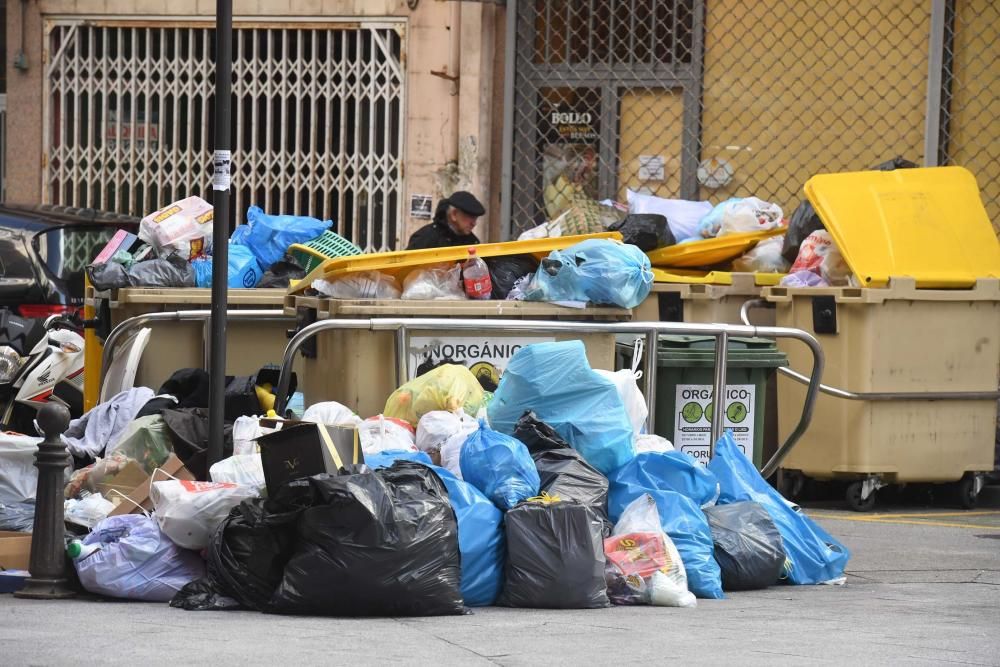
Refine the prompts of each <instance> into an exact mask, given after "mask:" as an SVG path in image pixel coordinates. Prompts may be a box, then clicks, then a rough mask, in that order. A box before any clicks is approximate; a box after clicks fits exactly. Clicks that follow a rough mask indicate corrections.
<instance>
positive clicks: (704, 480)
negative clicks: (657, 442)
mask: <svg viewBox="0 0 1000 667" xmlns="http://www.w3.org/2000/svg"><path fill="white" fill-rule="evenodd" d="M624 468H627V469H628V471H627V474H628V475H629V476H630V478H632V479H634V480H636V481H638V482H640V483H641V484H644V485H647V486H649V485H652V486H655V487H656V488H663V489H669V490H671V491H676V492H677V493H679V494H681V495H682V496H686V497H688V498H690V499H691V500H693V501H694V503H695V504H696V505H698V507H710V506H712V505H714V504H715V501H716V500H718V498H719V480H717V479H716V478H715V475H714V474H713V473H712V471H710V470H709V469H708V468H706V467H705V466H703V465H701V464H700V463H698V462H697V461H695V460H694V457H692V456H691V455H690V454H686V453H684V452H678V451H673V452H643V453H641V454H639V455H637V456H636V457H635V458H634V459H632V460H631V461H629V462H628V463H626V464H625V466H624ZM622 473H623V470H622V469H620V470H619V471H618V474H619V475H620V474H622Z"/></svg>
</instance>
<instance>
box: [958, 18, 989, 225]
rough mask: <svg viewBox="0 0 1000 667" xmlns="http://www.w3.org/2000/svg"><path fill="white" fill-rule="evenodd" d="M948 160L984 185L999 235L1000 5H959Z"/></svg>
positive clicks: (984, 191) (986, 199)
mask: <svg viewBox="0 0 1000 667" xmlns="http://www.w3.org/2000/svg"><path fill="white" fill-rule="evenodd" d="M954 53H955V60H954V70H953V71H954V81H953V83H952V94H953V99H952V107H951V108H952V117H951V123H950V125H949V132H950V135H951V145H950V147H949V151H948V152H949V155H951V157H952V161H953V162H954V163H955V164H958V165H962V166H964V167H966V168H968V169H969V170H970V171H972V173H973V174H975V175H976V179H977V180H978V181H979V189H980V190H981V191H982V193H983V199H984V200H985V203H986V212H987V213H988V214H989V216H990V220H992V221H993V228H994V229H995V230H996V231H997V234H1000V5H998V3H997V2H996V0H958V2H957V3H956V16H955V51H954Z"/></svg>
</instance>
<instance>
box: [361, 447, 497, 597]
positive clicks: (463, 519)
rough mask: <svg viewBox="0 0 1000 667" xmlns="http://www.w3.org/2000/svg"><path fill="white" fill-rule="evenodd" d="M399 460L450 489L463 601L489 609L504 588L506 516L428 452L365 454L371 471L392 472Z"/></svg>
mask: <svg viewBox="0 0 1000 667" xmlns="http://www.w3.org/2000/svg"><path fill="white" fill-rule="evenodd" d="M397 460H404V461H416V462H417V463H423V464H425V465H427V467H428V468H430V469H431V470H433V471H434V472H435V473H437V476H438V477H440V478H441V481H442V482H444V485H445V487H447V489H448V499H449V500H450V501H451V507H452V509H454V510H455V518H456V519H457V520H458V549H459V551H460V552H461V554H462V598H463V599H464V600H465V605H466V606H467V607H488V606H490V605H492V604H493V603H494V602H496V599H497V597H498V596H499V595H500V591H501V590H502V588H503V567H504V558H505V556H506V543H505V538H504V531H503V525H502V522H503V512H501V511H500V510H499V509H497V506H496V505H494V504H493V503H492V502H490V500H489V499H488V498H487V497H486V496H484V495H483V494H482V493H480V492H479V489H477V488H476V487H474V486H472V485H471V484H469V483H468V482H464V481H462V480H460V479H459V478H457V477H455V475H453V474H452V473H451V472H449V471H448V470H446V469H444V468H442V467H440V466H436V465H432V464H431V459H430V457H429V456H427V454H425V453H424V452H408V451H405V450H402V449H395V450H389V451H384V452H380V453H378V454H365V465H367V466H368V467H369V468H389V467H391V466H392V464H393V463H395V462H396V461H397Z"/></svg>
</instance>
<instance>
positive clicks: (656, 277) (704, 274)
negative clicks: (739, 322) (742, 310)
mask: <svg viewBox="0 0 1000 667" xmlns="http://www.w3.org/2000/svg"><path fill="white" fill-rule="evenodd" d="M784 277H785V274H784V273H755V274H753V278H754V284H755V285H757V286H758V287H774V286H775V285H777V284H779V283H780V282H781V279H782V278H784ZM653 282H656V283H685V284H688V283H689V284H698V285H732V284H733V274H732V272H731V271H699V270H698V269H670V270H667V269H658V268H656V267H653Z"/></svg>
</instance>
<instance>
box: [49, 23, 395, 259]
mask: <svg viewBox="0 0 1000 667" xmlns="http://www.w3.org/2000/svg"><path fill="white" fill-rule="evenodd" d="M214 48H215V44H214V30H213V29H211V28H209V27H207V26H206V27H198V26H191V25H189V26H188V27H177V26H176V25H173V24H172V25H171V26H167V25H165V24H164V25H162V26H157V25H155V24H148V25H141V26H137V25H133V24H119V23H115V22H105V23H101V22H88V23H58V22H57V23H53V24H51V25H50V27H49V49H50V53H51V54H52V59H51V62H50V63H49V65H48V70H47V77H46V78H47V90H46V94H45V102H46V104H45V113H46V116H47V118H46V123H45V128H46V132H45V154H46V171H45V185H46V187H45V195H44V196H45V199H46V201H47V202H49V203H53V204H60V205H68V206H78V207H93V208H97V209H102V210H108V211H115V212H118V213H127V214H131V215H138V216H141V215H145V214H147V213H149V212H151V211H154V210H156V209H157V208H160V207H162V206H165V205H166V204H169V203H170V202H172V201H175V200H178V199H181V198H183V197H186V196H190V195H193V194H197V195H199V196H202V197H206V198H207V197H208V193H209V186H210V180H211V175H210V172H209V166H210V163H211V150H212V137H213V132H214V129H213V125H214V74H213V72H214V66H213V61H214V57H215V54H214ZM402 53H403V30H402V24H401V23H400V24H392V23H388V24H361V25H360V26H359V25H358V24H356V23H352V24H341V25H338V24H330V23H323V24H319V23H317V24H315V25H311V24H308V23H306V24H302V23H296V24H295V27H283V26H281V25H280V24H276V25H274V26H269V27H257V26H253V27H249V26H248V27H240V26H239V25H237V27H236V30H235V34H234V40H233V60H234V62H233V103H232V108H233V111H234V115H235V117H234V123H233V134H232V137H231V139H232V145H233V162H234V164H233V169H234V175H233V191H232V196H233V198H234V202H233V209H234V216H238V219H240V220H242V219H243V217H244V216H245V213H246V210H247V208H248V207H249V206H250V205H252V204H257V205H259V206H260V207H261V208H263V209H264V210H265V211H266V212H269V213H285V214H295V215H310V216H314V217H318V218H321V219H333V220H334V223H335V227H334V229H335V230H336V231H338V232H339V233H340V234H342V235H344V236H346V237H348V238H350V239H351V240H352V241H354V242H355V243H357V244H358V245H360V246H361V247H362V248H364V249H365V250H368V251H378V250H391V249H394V248H395V247H396V245H397V244H398V240H399V233H400V224H399V220H400V214H401V204H400V202H401V199H402V188H403V172H402V162H401V159H402V154H403V153H402V151H403V145H402V142H403V123H402V114H403V107H404V96H403V70H402V68H403V65H402V63H403V57H402Z"/></svg>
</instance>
